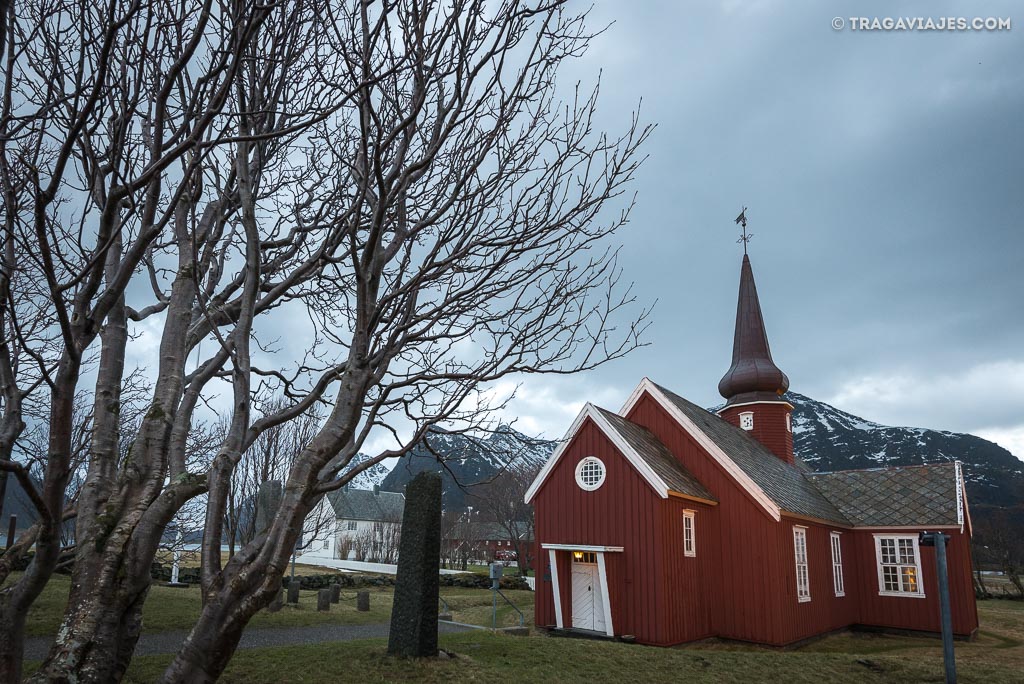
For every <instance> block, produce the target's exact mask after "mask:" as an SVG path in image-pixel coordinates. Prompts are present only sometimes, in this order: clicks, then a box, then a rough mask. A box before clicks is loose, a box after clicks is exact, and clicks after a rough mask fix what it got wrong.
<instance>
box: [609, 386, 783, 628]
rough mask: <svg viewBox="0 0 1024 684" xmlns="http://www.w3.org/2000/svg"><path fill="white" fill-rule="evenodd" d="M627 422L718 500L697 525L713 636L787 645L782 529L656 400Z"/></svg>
mask: <svg viewBox="0 0 1024 684" xmlns="http://www.w3.org/2000/svg"><path fill="white" fill-rule="evenodd" d="M627 417H628V418H629V419H630V420H632V421H633V422H635V423H637V424H639V425H643V426H644V427H646V428H647V429H648V430H650V431H651V432H653V433H654V434H655V435H657V437H658V438H659V439H660V440H661V441H662V442H663V443H664V444H665V446H667V447H668V449H669V451H671V452H672V453H673V454H674V455H675V456H676V458H678V459H679V460H680V461H681V462H682V464H683V465H684V466H685V467H686V468H687V469H688V470H689V471H690V472H691V473H693V475H694V476H695V477H696V478H697V479H698V480H700V482H701V483H702V484H703V485H704V486H705V487H706V488H707V489H708V491H710V492H711V493H712V494H713V495H714V496H715V498H717V499H718V501H719V505H718V506H715V507H714V508H713V509H712V510H711V511H709V512H708V514H707V515H706V516H702V517H706V518H707V520H706V521H704V522H703V523H702V524H699V525H698V534H699V536H700V541H698V545H699V550H698V558H700V556H701V555H702V554H708V553H710V555H711V566H710V567H711V568H712V570H711V572H710V576H706V577H705V587H706V588H707V589H706V591H707V593H708V594H709V595H710V598H711V603H712V605H714V610H713V612H712V614H711V628H712V631H713V632H714V633H715V634H718V635H720V636H723V637H727V638H731V639H740V640H744V641H765V642H768V643H784V638H785V635H784V629H783V624H782V621H781V618H780V616H779V612H780V611H779V607H780V602H781V597H780V595H779V588H780V587H781V586H783V583H784V582H785V581H786V577H783V576H782V574H781V571H780V568H781V567H782V559H783V557H785V558H787V559H792V553H791V552H790V553H786V554H783V553H782V549H781V548H780V547H779V543H778V535H779V532H778V525H777V524H776V523H775V522H774V521H773V520H772V518H771V517H770V516H769V515H768V514H767V513H766V512H765V511H764V509H763V508H761V505H760V504H758V503H757V502H756V501H754V499H753V498H752V497H751V496H750V495H749V494H747V493H746V492H745V491H744V490H743V489H741V488H740V487H739V486H738V485H737V484H736V483H735V481H734V480H733V479H732V477H731V476H729V475H728V474H727V473H726V472H725V470H724V469H722V467H721V466H719V465H718V464H717V462H715V461H714V459H712V458H711V457H710V455H708V454H707V452H706V451H704V449H703V447H701V446H700V445H699V444H697V442H696V441H695V440H694V439H693V438H692V437H691V436H690V435H689V434H688V433H687V432H686V431H685V430H683V429H682V428H681V427H680V426H679V424H678V423H676V421H675V419H673V418H672V417H671V416H669V415H668V413H666V412H665V410H664V409H662V408H661V406H660V405H659V404H658V403H657V401H655V400H654V399H652V398H651V397H650V396H645V397H643V398H641V399H640V400H639V401H638V402H637V403H636V405H635V406H634V407H633V409H632V410H631V411H630V414H629V415H628V416H627ZM785 548H786V549H791V548H792V542H790V544H789V545H787V546H786V547H785ZM708 590H709V591H708Z"/></svg>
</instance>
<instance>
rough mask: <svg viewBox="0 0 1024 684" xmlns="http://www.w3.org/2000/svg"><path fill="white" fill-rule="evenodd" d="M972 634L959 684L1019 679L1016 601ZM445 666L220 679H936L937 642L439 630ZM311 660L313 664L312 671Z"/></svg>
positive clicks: (247, 671)
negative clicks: (689, 639) (620, 639)
mask: <svg viewBox="0 0 1024 684" xmlns="http://www.w3.org/2000/svg"><path fill="white" fill-rule="evenodd" d="M981 613H982V621H983V633H982V635H981V636H980V637H979V638H978V639H977V640H976V641H974V642H972V643H960V642H958V643H957V656H958V657H957V661H958V669H959V675H960V681H961V682H962V683H963V684H972V683H975V682H977V683H981V682H984V683H986V684H1002V683H1006V684H1009V683H1011V682H1013V683H1019V682H1021V681H1022V680H1024V604H1021V603H1010V602H996V601H989V602H986V603H983V604H981ZM441 646H442V648H445V649H447V650H450V651H452V652H453V653H454V654H455V655H456V657H455V658H454V659H452V660H433V659H431V660H425V661H419V662H417V661H409V660H399V659H394V658H389V657H387V656H386V655H385V648H386V644H385V642H384V641H383V640H380V639H368V640H365V641H353V642H348V643H343V644H321V645H315V646H297V647H284V648H268V649H260V650H253V651H240V652H239V653H238V654H237V655H236V657H235V659H234V660H233V661H232V664H231V666H230V667H229V668H228V670H227V672H226V673H225V675H224V678H223V679H222V681H224V682H244V683H245V684H262V683H264V682H266V683H268V684H269V683H271V682H280V681H289V682H407V681H417V682H450V681H458V682H494V681H533V682H622V681H628V682H638V683H639V682H645V683H646V682H677V681H698V682H736V683H740V684H751V683H753V682H778V683H780V684H781V683H794V684H824V683H826V682H891V683H894V684H895V683H897V682H899V683H903V682H942V681H944V679H943V670H942V656H941V644H940V642H939V641H938V640H937V639H914V638H905V637H895V636H878V635H865V634H851V635H839V636H834V637H829V638H827V639H823V640H821V641H818V642H815V643H813V644H810V645H808V646H805V647H803V648H800V649H794V650H777V649H768V648H758V647H752V646H742V645H737V644H728V645H725V644H722V645H721V646H716V645H713V644H712V645H709V644H698V645H694V646H689V647H681V648H654V647H647V646H637V645H628V644H622V643H614V642H606V641H585V640H579V639H563V638H555V637H548V636H540V635H538V636H532V637H528V638H522V637H511V636H505V635H502V634H492V633H490V632H483V631H481V632H471V633H465V634H446V635H442V636H441ZM169 661H170V656H148V657H141V658H136V659H135V660H134V661H133V663H132V667H131V670H130V671H129V676H128V680H129V681H131V682H148V681H152V680H153V679H154V678H155V677H157V676H158V675H159V674H160V672H161V671H162V669H163V668H164V667H165V666H166V664H167V663H168V662H169ZM858 661H862V662H858ZM311 663H315V666H312V665H311Z"/></svg>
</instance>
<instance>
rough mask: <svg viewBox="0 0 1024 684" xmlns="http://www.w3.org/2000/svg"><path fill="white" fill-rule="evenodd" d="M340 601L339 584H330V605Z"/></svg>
mask: <svg viewBox="0 0 1024 684" xmlns="http://www.w3.org/2000/svg"><path fill="white" fill-rule="evenodd" d="M340 600H341V585H340V584H332V585H331V603H337V602H338V601H340Z"/></svg>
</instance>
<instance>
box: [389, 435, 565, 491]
mask: <svg viewBox="0 0 1024 684" xmlns="http://www.w3.org/2000/svg"><path fill="white" fill-rule="evenodd" d="M425 442H426V443H423V442H421V443H420V444H417V445H416V446H415V447H413V449H411V450H410V451H409V452H408V453H407V454H406V455H405V456H403V457H402V458H400V459H399V460H398V463H397V464H396V465H395V467H394V469H392V471H391V472H390V473H389V474H388V476H387V477H385V478H384V480H383V481H382V482H381V483H380V484H381V489H384V490H386V491H392V492H401V491H403V490H404V489H405V485H406V484H408V483H409V481H410V480H412V478H414V477H416V475H418V474H419V473H421V472H424V471H428V472H436V473H438V474H439V475H441V482H442V486H443V491H444V494H443V496H444V505H445V508H449V509H453V508H454V509H457V508H462V507H464V506H465V505H466V491H465V490H466V489H468V488H472V487H474V486H479V485H482V484H486V483H487V482H489V481H490V480H492V479H493V478H494V477H495V476H496V475H497V474H498V473H500V472H501V471H503V470H505V469H509V468H539V467H540V466H541V465H543V464H544V462H545V461H546V460H547V458H548V456H550V455H551V452H552V451H554V449H555V446H557V442H552V441H549V440H543V439H534V438H531V437H527V436H526V435H524V434H522V433H520V432H517V431H516V430H513V429H512V428H511V427H508V426H501V427H499V428H498V429H497V430H495V431H494V432H492V433H490V434H489V435H486V436H483V437H471V436H468V435H464V434H459V433H453V432H446V431H444V430H440V429H438V430H435V431H434V432H432V433H431V434H430V435H429V437H428V438H427V439H426V440H425Z"/></svg>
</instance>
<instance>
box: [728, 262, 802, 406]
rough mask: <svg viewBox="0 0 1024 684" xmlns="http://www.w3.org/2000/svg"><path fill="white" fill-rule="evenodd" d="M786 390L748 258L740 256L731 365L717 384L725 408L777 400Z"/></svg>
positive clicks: (787, 379)
mask: <svg viewBox="0 0 1024 684" xmlns="http://www.w3.org/2000/svg"><path fill="white" fill-rule="evenodd" d="M787 389H789V378H787V377H786V374H785V373H783V372H782V371H781V370H780V369H779V367H778V366H776V365H775V362H774V361H773V360H772V352H771V349H770V348H769V347H768V334H767V333H766V332H765V329H764V318H763V317H762V316H761V303H760V302H759V301H758V299H757V286H756V285H755V284H754V271H753V270H752V269H751V268H750V257H748V256H747V255H746V254H744V255H743V266H742V267H741V269H740V294H739V301H738V302H737V304H736V332H735V334H734V335H733V341H732V365H731V366H730V367H729V370H727V371H726V372H725V375H724V376H722V380H721V381H720V382H719V383H718V391H719V393H720V394H721V395H722V396H723V397H724V398H725V399H726V400H727V401H728V403H729V404H736V403H746V402H751V401H764V400H769V401H771V400H776V401H777V400H778V398H779V397H780V396H781V395H782V394H784V393H785V392H786V390H787Z"/></svg>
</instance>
